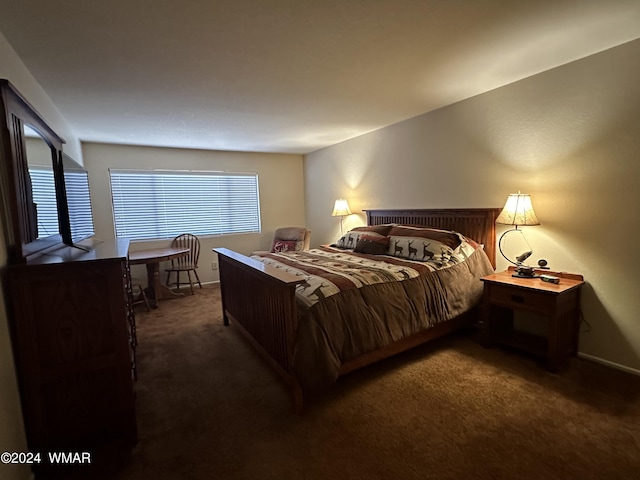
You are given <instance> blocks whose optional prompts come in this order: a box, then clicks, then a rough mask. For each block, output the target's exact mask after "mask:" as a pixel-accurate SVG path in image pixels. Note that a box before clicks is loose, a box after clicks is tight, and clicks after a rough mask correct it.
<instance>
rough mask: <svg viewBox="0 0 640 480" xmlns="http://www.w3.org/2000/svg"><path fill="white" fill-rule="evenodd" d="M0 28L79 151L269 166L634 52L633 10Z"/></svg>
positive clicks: (220, 2)
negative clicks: (238, 157) (174, 153)
mask: <svg viewBox="0 0 640 480" xmlns="http://www.w3.org/2000/svg"><path fill="white" fill-rule="evenodd" d="M0 12H1V14H0V32H1V33H2V34H3V35H4V36H5V37H6V39H7V40H8V41H9V43H10V44H11V45H12V46H13V48H14V50H15V51H16V53H17V54H18V55H19V56H20V58H21V59H22V60H23V62H24V63H25V65H26V66H27V68H28V69H29V70H30V72H31V73H32V75H33V76H34V77H35V78H36V80H37V81H38V82H39V83H40V85H41V86H42V87H43V88H44V90H45V91H46V92H47V94H48V95H49V97H50V98H51V99H52V101H53V102H54V103H55V105H56V106H57V107H58V109H59V110H60V112H61V113H62V115H63V116H64V117H65V118H66V120H67V121H68V123H69V124H70V126H71V128H72V129H73V130H74V132H76V134H77V135H78V137H79V138H80V140H82V141H93V142H107V143H117V144H132V145H155V146H165V147H185V148H202V149H213V150H240V151H259V152H282V153H308V152H312V151H314V150H317V149H320V148H323V147H326V146H329V145H333V144H336V143H339V142H341V141H344V140H347V139H349V138H352V137H355V136H358V135H361V134H364V133H366V132H370V131H372V130H375V129H378V128H381V127H384V126H386V125H390V124H392V123H396V122H398V121H401V120H404V119H407V118H410V117H413V116H416V115H419V114H421V113H424V112H427V111H431V110H434V109H437V108H440V107H443V106H445V105H449V104H452V103H455V102H458V101H460V100H463V99H465V98H469V97H472V96H474V95H477V94H480V93H483V92H486V91H489V90H492V89H495V88H497V87H500V86H503V85H506V84H508V83H512V82H514V81H517V80H519V79H522V78H525V77H528V76H531V75H534V74H536V73H539V72H542V71H545V70H548V69H550V68H554V67H556V66H559V65H562V64H564V63H567V62H570V61H573V60H576V59H579V58H582V57H585V56H588V55H591V54H593V53H596V52H599V51H602V50H605V49H608V48H611V47H613V46H616V45H620V44H622V43H625V42H628V41H631V40H634V39H637V38H640V1H638V0H606V1H605V0H535V1H534V0H529V1H524V0H522V1H514V0H501V1H500V0H446V1H445V0H439V1H436V0H215V1H214V0H188V1H185V0H109V1H102V2H100V1H74V0H20V1H16V0H0ZM9 80H11V79H9Z"/></svg>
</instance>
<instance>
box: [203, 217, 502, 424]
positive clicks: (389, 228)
mask: <svg viewBox="0 0 640 480" xmlns="http://www.w3.org/2000/svg"><path fill="white" fill-rule="evenodd" d="M365 212H366V215H367V226H366V227H361V228H358V229H354V230H352V231H350V232H347V233H346V234H345V235H343V236H342V237H341V238H340V239H339V240H338V241H337V242H336V243H335V244H333V245H327V246H321V247H319V248H317V249H312V250H310V251H307V252H283V253H274V254H261V255H260V256H255V257H248V256H245V255H242V254H239V253H237V252H234V251H232V250H229V249H225V248H215V249H214V251H215V252H216V253H217V254H218V258H219V267H220V288H221V297H222V308H223V318H224V324H225V325H227V326H228V325H229V324H230V322H232V323H233V325H234V326H235V327H237V328H238V329H239V331H240V332H241V333H242V334H243V335H244V336H245V337H246V338H247V339H248V340H249V342H250V343H251V344H252V345H253V346H254V347H255V348H256V349H257V351H258V352H259V353H260V354H261V355H262V356H263V357H264V358H265V360H266V361H267V362H268V363H269V364H270V365H271V366H272V367H273V368H274V369H275V371H276V372H277V373H278V374H279V375H280V376H281V377H282V378H283V379H284V380H285V382H286V383H287V384H288V385H289V387H290V390H291V393H292V401H293V407H294V410H295V411H297V412H300V411H301V410H302V408H303V404H304V401H303V392H310V391H314V390H323V389H325V388H327V386H328V385H330V384H331V383H332V382H334V381H335V380H336V379H337V378H338V377H340V376H341V375H345V374H347V373H349V372H351V371H354V370H356V369H358V368H361V367H364V366H366V365H369V364H371V363H374V362H377V361H379V360H382V359H384V358H387V357H389V356H391V355H394V354H397V353H399V352H402V351H405V350H408V349H410V348H413V347H415V346H417V345H419V344H422V343H425V342H427V341H430V340H432V339H435V338H438V337H440V336H442V335H446V334H449V333H451V332H453V331H455V330H458V329H460V328H462V327H464V326H467V325H469V324H471V323H472V322H473V321H474V320H475V310H476V308H475V307H476V306H477V304H478V303H479V301H480V298H481V295H482V282H480V280H479V278H480V277H482V276H484V275H487V274H489V273H492V272H493V270H494V268H495V252H496V242H495V237H496V235H495V219H496V217H497V215H498V213H499V212H500V209H499V208H472V209H413V210H366V211H365ZM456 240H458V241H459V243H458V244H456ZM385 242H386V243H385ZM381 244H383V246H381ZM320 286H321V287H322V288H320Z"/></svg>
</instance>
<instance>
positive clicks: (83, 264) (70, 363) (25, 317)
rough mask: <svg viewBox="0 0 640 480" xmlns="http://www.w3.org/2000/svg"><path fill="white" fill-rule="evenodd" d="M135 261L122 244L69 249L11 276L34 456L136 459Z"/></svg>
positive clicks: (45, 256) (8, 278)
mask: <svg viewBox="0 0 640 480" xmlns="http://www.w3.org/2000/svg"><path fill="white" fill-rule="evenodd" d="M127 253H128V242H127V241H122V240H119V241H111V242H102V243H98V244H97V245H95V246H93V247H91V249H90V251H89V252H85V251H83V250H80V249H78V248H75V247H68V246H63V247H61V248H58V249H56V250H54V251H50V252H48V253H45V254H43V255H41V256H39V257H38V258H36V259H34V260H32V261H30V262H28V263H26V264H23V265H12V266H10V267H8V268H7V271H6V272H5V275H6V279H5V280H6V282H5V285H6V286H7V289H8V293H9V295H8V298H9V302H10V326H11V331H12V336H13V349H14V355H15V358H16V366H17V371H18V378H19V383H20V390H21V397H22V408H23V414H24V419H25V428H26V431H27V442H28V446H29V450H30V451H32V452H41V453H42V455H43V456H44V455H45V452H50V451H54V452H55V451H61V450H62V451H94V452H95V451H96V450H97V449H100V448H102V447H104V446H107V447H108V448H109V449H110V451H112V452H116V451H117V452H129V451H130V450H131V448H132V446H133V445H134V444H135V443H136V441H137V428H136V416H135V409H134V374H135V330H134V328H135V323H134V320H135V319H134V317H133V310H132V302H131V287H130V275H129V269H128V260H127ZM43 460H44V459H43ZM38 467H41V468H46V467H47V465H46V462H44V461H43V464H42V465H40V466H35V465H34V469H35V470H37V469H38Z"/></svg>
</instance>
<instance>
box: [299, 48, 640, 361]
mask: <svg viewBox="0 0 640 480" xmlns="http://www.w3.org/2000/svg"><path fill="white" fill-rule="evenodd" d="M639 78H640V40H636V41H634V42H631V43H628V44H625V45H622V46H619V47H617V48H614V49H611V50H608V51H605V52H602V53H599V54H597V55H593V56H591V57H588V58H585V59H582V60H579V61H576V62H573V63H571V64H567V65H564V66H561V67H559V68H556V69H553V70H550V71H547V72H544V73H542V74H539V75H536V76H534V77H530V78H527V79H524V80H522V81H519V82H516V83H514V84H511V85H508V86H505V87H502V88H500V89H497V90H494V91H492V92H489V93H486V94H483V95H479V96H476V97H473V98H471V99H468V100H466V101H463V102H460V103H458V104H455V105H452V106H450V107H446V108H442V109H440V110H437V111H434V112H431V113H428V114H424V115H421V116H419V117H415V118H413V119H410V120H407V121H404V122H401V123H398V124H395V125H392V126H390V127H387V128H383V129H381V130H378V131H375V132H372V133H370V134H367V135H364V136H362V137H359V138H356V139H353V140H349V141H346V142H344V143H341V144H338V145H335V146H332V147H329V148H326V149H323V150H319V151H317V152H314V153H312V154H310V155H307V156H306V157H305V195H306V198H307V200H306V205H307V223H308V225H309V227H310V228H311V229H312V230H313V231H314V236H313V238H312V242H313V243H314V244H315V245H317V244H320V243H326V242H332V241H335V239H336V238H337V237H338V236H339V220H338V219H336V218H334V217H331V216H330V213H331V207H332V205H333V201H334V199H335V198H338V197H341V196H342V197H345V198H347V199H348V200H349V202H350V204H351V208H352V211H354V212H359V211H360V210H362V209H364V208H394V207H407V208H432V207H434V208H435V207H474V206H483V207H502V206H503V205H504V202H505V200H506V198H507V195H508V194H509V193H515V192H517V191H518V190H521V191H522V192H523V193H530V194H531V195H532V199H533V205H534V207H535V210H536V213H537V216H538V218H539V219H540V221H541V223H542V225H540V226H537V227H525V228H526V236H527V239H528V241H529V243H530V244H531V246H532V247H533V250H534V255H533V257H532V258H531V259H532V260H534V262H535V261H536V260H537V259H539V258H541V257H543V258H546V259H547V260H548V261H549V263H550V266H551V267H552V268H553V269H557V270H565V271H571V272H577V273H581V274H583V275H584V276H585V280H586V281H587V282H588V283H587V286H586V288H584V289H583V301H582V309H583V313H584V317H585V319H586V320H587V322H588V323H589V325H590V330H589V331H585V332H583V333H581V335H580V347H579V350H580V352H581V353H583V354H585V355H589V356H594V357H597V358H599V359H602V360H605V361H607V362H612V363H614V364H617V365H619V366H623V367H627V368H629V369H634V370H635V371H640V322H638V313H639V312H640V296H638V295H637V293H636V291H637V287H636V283H635V280H636V277H637V276H636V270H637V268H638V265H639V264H640V249H639V248H638V247H637V245H636V239H637V238H638V237H639V236H640V215H639V214H638V205H640V188H638V180H640V161H638V152H640V81H638V79H639ZM363 222H364V216H363V215H362V214H361V213H359V215H352V216H350V217H347V219H346V221H345V227H350V226H355V225H357V224H361V223H363ZM503 231H504V228H503V227H501V226H499V231H498V233H499V234H501V233H502V232H503ZM506 266H507V264H506V262H505V261H504V260H503V259H502V258H501V257H500V258H499V259H498V268H499V269H504V268H505V267H506ZM583 327H584V329H586V328H587V327H586V325H583Z"/></svg>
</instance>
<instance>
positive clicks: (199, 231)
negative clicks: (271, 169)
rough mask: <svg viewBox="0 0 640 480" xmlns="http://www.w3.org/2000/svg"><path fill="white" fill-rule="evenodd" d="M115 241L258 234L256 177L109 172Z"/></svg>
mask: <svg viewBox="0 0 640 480" xmlns="http://www.w3.org/2000/svg"><path fill="white" fill-rule="evenodd" d="M109 175H110V178H111V197H112V199H113V215H114V223H115V227H116V236H117V237H118V238H129V239H131V240H144V239H161V238H173V237H175V236H177V235H180V234H181V233H192V234H194V235H227V234H234V233H259V232H260V203H259V195H258V175H257V174H255V173H253V174H245V173H227V172H184V171H137V170H115V169H110V170H109Z"/></svg>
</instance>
